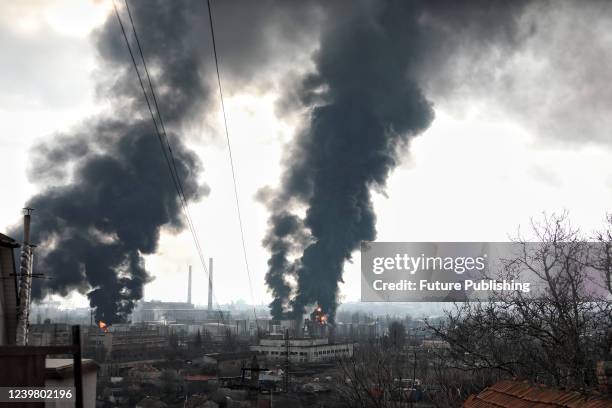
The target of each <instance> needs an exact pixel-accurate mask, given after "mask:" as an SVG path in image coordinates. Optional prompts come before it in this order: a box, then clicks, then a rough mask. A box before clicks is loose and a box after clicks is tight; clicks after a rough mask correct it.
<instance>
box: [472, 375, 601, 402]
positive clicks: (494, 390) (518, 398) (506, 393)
mask: <svg viewBox="0 0 612 408" xmlns="http://www.w3.org/2000/svg"><path fill="white" fill-rule="evenodd" d="M463 407H464V408H513V407H521V408H555V407H556V408H612V399H609V398H603V397H585V396H584V395H582V394H580V393H579V392H577V391H567V390H557V389H553V388H547V387H544V386H540V385H532V384H529V383H527V382H522V381H515V380H504V381H500V382H498V383H496V384H493V385H492V386H490V387H488V388H485V389H484V390H483V391H482V392H481V393H480V394H478V395H471V396H470V397H469V398H468V399H467V400H466V401H465V402H464V404H463Z"/></svg>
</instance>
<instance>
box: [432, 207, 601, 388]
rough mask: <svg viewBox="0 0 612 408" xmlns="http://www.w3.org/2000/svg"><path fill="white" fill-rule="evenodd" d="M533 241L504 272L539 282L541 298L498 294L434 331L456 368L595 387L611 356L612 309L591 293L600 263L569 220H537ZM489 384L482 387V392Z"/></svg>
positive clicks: (453, 314) (460, 309)
mask: <svg viewBox="0 0 612 408" xmlns="http://www.w3.org/2000/svg"><path fill="white" fill-rule="evenodd" d="M532 227H533V232H534V238H535V239H534V240H535V241H538V242H539V243H538V244H537V245H534V243H533V242H527V241H526V240H524V239H517V240H516V243H517V244H518V245H519V246H520V248H521V251H520V252H521V253H520V255H518V256H517V257H516V258H514V259H510V260H508V261H507V262H506V263H505V265H504V268H503V269H504V270H503V271H501V272H502V273H503V274H505V276H519V275H520V273H521V272H524V271H527V272H529V273H530V274H531V275H532V276H534V277H535V279H536V280H537V284H538V290H537V293H534V294H532V293H528V294H526V293H523V292H521V291H515V292H511V293H502V292H500V293H494V294H493V295H491V296H490V297H489V299H488V300H487V301H476V302H471V303H463V304H456V305H455V308H454V309H453V310H451V311H448V312H447V320H446V322H445V323H444V324H442V325H440V326H436V325H430V328H431V329H433V330H434V331H435V333H436V334H437V335H438V336H439V337H441V338H442V339H444V340H446V341H448V342H449V343H450V345H451V358H452V361H454V362H455V368H457V369H461V370H464V371H466V372H470V373H472V375H475V373H477V372H481V371H488V372H489V373H490V374H493V373H496V374H497V375H507V376H517V377H521V378H526V379H529V380H532V381H536V382H539V383H547V384H550V385H555V386H570V387H579V388H583V389H589V388H590V387H593V386H594V385H595V382H596V381H595V373H594V368H595V364H596V361H597V360H598V359H601V358H602V357H604V356H605V354H606V352H607V347H608V346H607V336H608V333H609V331H610V329H611V327H612V319H611V316H612V306H611V303H610V299H609V297H607V296H605V295H604V296H597V295H596V294H594V293H593V292H592V291H590V290H589V285H590V280H589V272H588V270H589V266H590V265H593V264H594V263H597V262H600V261H601V259H600V260H599V261H593V257H594V256H596V257H601V256H604V255H605V254H606V253H605V252H602V251H599V252H594V251H592V245H590V244H589V243H588V242H586V240H585V239H583V237H581V235H580V233H579V231H578V230H576V229H574V228H572V226H571V224H570V223H569V221H568V218H567V214H562V215H561V216H555V215H553V216H550V217H547V216H544V219H543V221H541V222H537V221H532ZM484 385H486V384H483V386H484Z"/></svg>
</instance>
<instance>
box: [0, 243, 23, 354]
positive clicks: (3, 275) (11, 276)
mask: <svg viewBox="0 0 612 408" xmlns="http://www.w3.org/2000/svg"><path fill="white" fill-rule="evenodd" d="M15 248H19V243H18V242H17V241H15V240H14V239H12V238H9V237H7V236H6V235H3V234H0V345H5V344H15V331H16V329H17V270H16V269H15V253H14V252H13V251H14V249H15Z"/></svg>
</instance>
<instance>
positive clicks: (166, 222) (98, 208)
mask: <svg viewBox="0 0 612 408" xmlns="http://www.w3.org/2000/svg"><path fill="white" fill-rule="evenodd" d="M130 5H131V11H132V15H133V17H134V23H135V25H136V29H137V30H138V34H139V38H140V41H141V44H142V46H143V49H144V52H145V57H146V58H147V64H148V65H149V69H150V71H151V72H152V74H153V78H154V84H155V86H156V92H157V96H158V100H159V103H160V108H161V111H162V112H161V113H162V116H163V119H164V121H165V123H166V126H167V128H168V132H169V134H168V136H169V139H170V143H171V145H172V148H173V149H172V150H173V154H174V157H175V159H176V166H177V171H178V175H179V177H180V179H181V181H182V185H183V190H184V193H185V197H186V199H187V200H196V199H198V198H200V197H202V196H203V195H204V194H206V193H207V191H208V188H207V187H206V186H205V185H201V184H198V176H199V174H200V173H201V171H202V165H201V163H200V161H199V159H198V158H197V157H196V155H195V154H194V153H193V152H192V151H191V150H189V149H188V148H187V147H186V146H185V145H184V143H183V141H182V140H181V138H180V137H179V134H178V133H176V132H180V130H181V125H183V124H184V122H185V121H186V120H189V119H191V118H192V117H193V115H194V114H195V113H196V112H197V111H198V108H202V105H203V103H205V102H206V98H207V95H208V92H209V91H208V85H207V83H206V82H205V81H204V80H203V75H202V74H203V73H202V69H203V64H208V63H209V62H210V60H209V58H205V57H204V56H203V53H207V52H208V51H209V50H208V49H207V48H206V47H203V46H202V39H207V38H208V37H207V36H206V31H204V30H205V29H206V26H204V25H203V23H202V21H206V20H205V19H204V17H205V14H204V11H205V8H204V7H203V6H202V4H201V2H197V1H193V2H180V3H179V2H167V1H158V2H155V4H153V2H150V1H147V2H144V1H141V2H130ZM122 14H123V18H124V21H128V19H127V14H126V13H125V10H123V12H122ZM126 26H127V28H128V34H130V35H131V32H130V31H129V30H131V28H130V26H129V23H127V22H126ZM96 40H97V47H98V52H99V54H100V60H101V61H102V62H103V63H104V73H103V74H100V75H101V77H102V79H101V81H100V85H99V93H100V94H101V95H102V96H103V97H105V98H110V100H111V102H112V105H113V112H112V116H111V115H108V116H100V117H96V118H92V119H90V120H89V121H88V122H87V123H86V124H83V125H82V127H81V129H80V130H79V131H76V132H74V133H71V134H66V135H59V136H57V137H55V138H54V140H52V141H50V142H48V143H46V144H44V145H41V146H38V147H37V148H36V149H35V150H34V152H33V154H34V159H35V160H33V167H32V168H31V174H30V176H31V178H32V179H33V180H38V181H45V182H48V183H49V184H51V185H52V186H51V187H48V188H46V189H45V190H43V191H42V192H41V193H39V194H37V195H35V196H34V197H32V198H31V199H30V200H29V201H28V206H30V207H33V208H35V209H36V212H35V218H34V222H33V229H32V234H33V235H32V241H33V242H35V243H37V244H38V245H39V246H40V250H39V251H38V254H37V255H38V257H37V266H36V269H37V271H39V272H44V273H45V274H46V275H47V276H48V277H49V278H51V279H50V280H47V281H42V282H41V281H37V282H36V283H37V285H36V286H35V288H34V296H35V297H38V298H40V297H41V296H42V295H44V294H45V293H46V291H52V292H57V293H60V294H63V295H66V294H67V293H68V292H69V291H70V290H72V289H77V290H79V291H81V292H83V293H85V292H87V295H88V297H89V300H90V303H91V306H93V307H96V317H97V318H98V319H103V320H105V321H107V322H109V323H112V322H116V321H121V320H123V319H125V317H126V315H127V314H128V313H129V312H130V311H131V310H132V308H133V306H134V301H135V300H138V299H140V298H141V297H142V289H143V285H144V284H145V283H146V282H147V281H149V280H150V277H149V275H148V274H147V272H146V270H145V268H144V263H143V257H142V255H144V254H151V253H153V252H155V250H156V248H157V244H158V240H159V236H160V229H161V228H162V227H170V228H172V229H174V230H180V229H182V228H183V227H184V226H185V222H184V219H183V218H182V217H183V216H182V210H181V205H180V201H179V198H178V195H177V192H176V189H175V186H174V184H173V183H172V181H171V178H170V173H169V170H168V167H167V164H166V162H165V159H164V156H163V153H162V150H161V146H160V143H159V140H158V138H157V135H156V133H155V130H154V127H153V124H152V121H151V118H150V116H149V113H148V111H147V110H146V105H145V101H144V99H143V95H142V90H141V89H140V87H139V85H138V82H137V78H136V73H135V72H134V68H133V66H132V63H131V60H130V56H129V54H128V51H127V48H126V45H125V42H124V39H123V37H122V34H121V30H120V28H119V25H118V23H117V21H116V19H115V16H114V15H113V14H111V15H110V16H109V19H108V21H107V22H106V23H105V25H104V26H103V27H102V28H101V29H100V31H99V32H98V33H96ZM130 40H131V41H132V42H133V41H134V39H133V37H132V38H130ZM134 46H135V43H134ZM207 69H208V68H207ZM173 132H174V133H173Z"/></svg>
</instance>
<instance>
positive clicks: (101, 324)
mask: <svg viewBox="0 0 612 408" xmlns="http://www.w3.org/2000/svg"><path fill="white" fill-rule="evenodd" d="M109 326H111V325H109V324H106V322H104V321H103V320H100V321H98V327H99V328H100V329H102V330H103V331H104V333H108V328H109Z"/></svg>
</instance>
